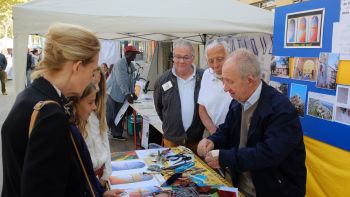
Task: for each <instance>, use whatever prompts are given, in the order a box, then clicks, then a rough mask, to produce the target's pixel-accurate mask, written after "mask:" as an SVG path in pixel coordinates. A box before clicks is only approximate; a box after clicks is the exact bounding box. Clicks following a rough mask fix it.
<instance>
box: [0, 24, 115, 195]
mask: <svg viewBox="0 0 350 197" xmlns="http://www.w3.org/2000/svg"><path fill="white" fill-rule="evenodd" d="M99 50H100V44H99V41H98V39H97V38H96V36H95V35H94V34H93V33H91V32H90V31H88V30H86V29H84V28H83V27H80V26H76V25H70V24H54V25H52V26H51V27H50V28H49V30H48V33H47V35H46V43H45V49H44V51H45V52H44V53H45V56H44V59H43V60H42V61H41V62H40V63H39V65H38V67H37V69H36V71H34V73H33V77H34V78H35V79H34V81H33V83H32V85H31V86H29V87H28V88H26V89H25V90H23V91H22V92H21V93H20V94H19V95H18V96H17V98H16V101H15V104H14V105H13V107H12V110H11V111H10V113H9V115H8V117H7V118H6V120H5V122H4V124H3V126H2V129H1V136H2V157H3V189H2V196H11V197H17V196H18V197H19V196H22V197H26V196H35V197H38V196H39V197H40V196H60V197H61V196H89V194H90V192H89V189H88V188H89V187H88V186H87V182H86V179H85V178H84V172H83V170H82V167H81V165H80V164H79V159H78V157H77V154H76V152H75V151H74V150H75V149H74V147H73V141H72V140H71V138H70V136H71V133H72V130H71V127H70V123H69V116H68V115H67V113H66V110H65V107H66V108H67V106H66V97H70V96H81V95H82V93H83V91H84V89H85V87H86V86H87V85H88V84H89V82H90V81H91V78H92V73H93V71H94V70H95V69H96V67H97V62H98V55H99ZM46 100H53V101H55V102H57V103H58V105H56V104H49V105H46V106H44V107H43V108H42V109H41V110H40V113H39V115H38V117H37V120H36V123H35V125H34V127H33V130H32V132H31V135H30V136H29V132H28V130H29V123H30V120H31V114H32V112H33V107H34V105H36V104H37V103H38V102H39V101H46ZM74 140H76V139H74ZM108 195H109V193H108V192H106V193H105V194H104V196H108ZM115 195H116V194H115V193H113V194H110V195H109V196H115Z"/></svg>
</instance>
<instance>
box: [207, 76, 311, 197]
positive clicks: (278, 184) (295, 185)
mask: <svg viewBox="0 0 350 197" xmlns="http://www.w3.org/2000/svg"><path fill="white" fill-rule="evenodd" d="M241 115H242V105H241V104H240V103H238V102H237V101H235V100H233V101H232V102H231V104H230V109H229V112H228V114H227V116H226V120H225V122H224V123H223V124H222V125H220V126H219V128H218V130H217V131H216V132H215V133H214V134H213V135H212V136H210V137H209V139H210V140H212V141H213V142H214V144H215V149H220V154H219V163H220V166H221V167H222V168H228V169H229V170H230V172H231V177H232V180H233V182H234V183H235V184H236V185H237V184H238V177H239V176H240V174H241V173H242V172H246V171H250V172H251V175H252V180H253V183H254V185H255V189H256V194H257V196H258V197H259V196H262V197H265V196H269V197H271V196H276V197H277V196H278V197H283V196H291V197H292V196H293V197H299V196H304V195H305V184H306V167H305V146H304V141H303V132H302V128H301V124H300V121H299V117H298V114H297V112H296V110H295V108H294V106H293V105H292V104H291V102H290V101H289V100H288V98H287V97H286V96H284V95H282V94H281V93H279V92H278V91H276V90H275V89H274V88H272V87H271V86H269V85H267V84H266V83H265V82H263V85H262V91H261V94H260V98H259V100H258V106H257V108H256V110H255V112H254V113H253V116H252V118H251V121H250V127H249V131H248V140H247V146H246V148H241V149H239V148H238V147H239V142H240V128H241Z"/></svg>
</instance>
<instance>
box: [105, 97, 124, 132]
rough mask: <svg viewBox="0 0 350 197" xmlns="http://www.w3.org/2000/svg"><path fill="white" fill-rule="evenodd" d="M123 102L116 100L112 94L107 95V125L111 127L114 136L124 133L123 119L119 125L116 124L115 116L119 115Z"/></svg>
mask: <svg viewBox="0 0 350 197" xmlns="http://www.w3.org/2000/svg"><path fill="white" fill-rule="evenodd" d="M122 106H123V103H118V102H115V101H114V100H113V99H112V97H111V96H109V95H108V97H107V114H106V117H107V125H108V127H109V128H110V129H111V132H112V135H113V136H114V137H119V136H122V135H123V128H122V121H123V119H121V120H120V121H119V123H118V125H115V124H114V120H115V117H116V116H117V114H118V112H119V110H120V109H121V108H122Z"/></svg>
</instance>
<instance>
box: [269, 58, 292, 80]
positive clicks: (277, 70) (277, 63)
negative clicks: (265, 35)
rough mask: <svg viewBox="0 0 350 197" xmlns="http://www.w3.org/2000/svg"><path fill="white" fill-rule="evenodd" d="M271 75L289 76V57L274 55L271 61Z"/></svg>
mask: <svg viewBox="0 0 350 197" xmlns="http://www.w3.org/2000/svg"><path fill="white" fill-rule="evenodd" d="M271 75H272V76H275V77H285V78H289V57H285V56H274V57H273V60H272V62H271Z"/></svg>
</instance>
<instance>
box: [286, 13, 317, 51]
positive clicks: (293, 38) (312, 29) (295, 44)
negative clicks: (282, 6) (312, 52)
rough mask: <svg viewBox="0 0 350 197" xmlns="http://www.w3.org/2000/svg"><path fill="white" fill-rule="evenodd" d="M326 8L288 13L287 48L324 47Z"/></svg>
mask: <svg viewBox="0 0 350 197" xmlns="http://www.w3.org/2000/svg"><path fill="white" fill-rule="evenodd" d="M323 20H324V8H321V9H314V10H307V11H302V12H293V13H288V14H286V19H285V30H284V47H285V48H322V35H323Z"/></svg>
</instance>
